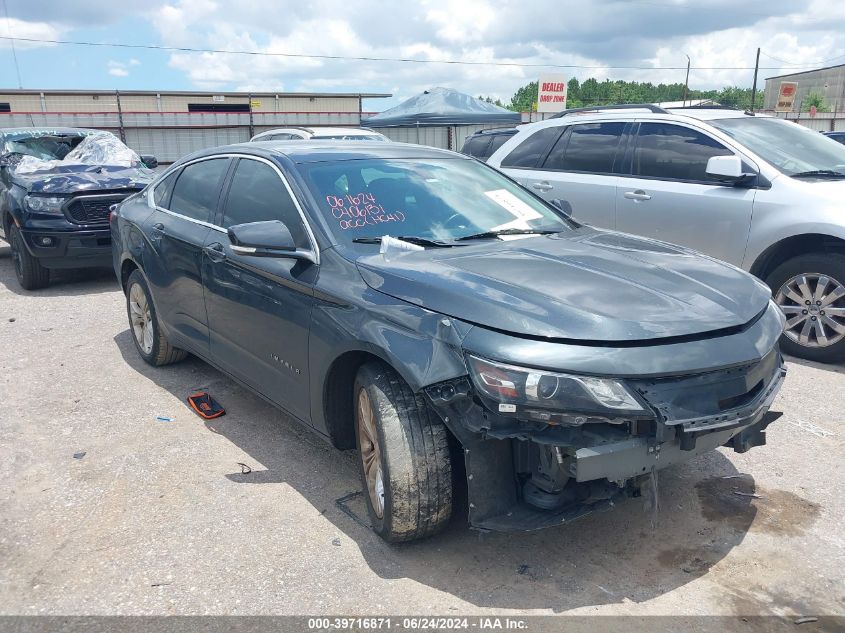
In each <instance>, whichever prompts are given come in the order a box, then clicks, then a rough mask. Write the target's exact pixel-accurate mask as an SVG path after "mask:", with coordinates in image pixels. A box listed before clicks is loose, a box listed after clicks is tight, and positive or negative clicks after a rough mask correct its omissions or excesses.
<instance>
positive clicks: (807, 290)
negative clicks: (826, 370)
mask: <svg viewBox="0 0 845 633" xmlns="http://www.w3.org/2000/svg"><path fill="white" fill-rule="evenodd" d="M766 283H768V285H769V287H770V288H771V289H772V294H773V296H774V300H775V303H777V304H778V307H780V309H781V310H782V311H783V313H784V314H785V315H786V328H785V330H784V333H783V337H782V338H781V348H782V349H783V351H784V352H786V353H787V354H791V355H793V356H797V357H799V358H806V359H807V360H812V361H817V362H820V363H833V362H837V361H841V360H843V359H845V255H843V254H840V253H826V254H808V255H799V256H797V257H793V258H792V259H790V260H787V261H785V262H784V263H782V264H781V265H780V266H778V267H777V268H775V270H773V271H772V273H771V274H770V275H769V276H768V278H767V279H766Z"/></svg>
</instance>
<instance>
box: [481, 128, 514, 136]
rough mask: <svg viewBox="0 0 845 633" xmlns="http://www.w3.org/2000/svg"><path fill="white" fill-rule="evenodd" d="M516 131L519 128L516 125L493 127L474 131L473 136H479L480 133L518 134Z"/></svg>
mask: <svg viewBox="0 0 845 633" xmlns="http://www.w3.org/2000/svg"><path fill="white" fill-rule="evenodd" d="M516 132H517V129H516V128H515V127H493V128H487V129H485V130H478V131H477V132H473V133H472V136H477V135H479V134H516Z"/></svg>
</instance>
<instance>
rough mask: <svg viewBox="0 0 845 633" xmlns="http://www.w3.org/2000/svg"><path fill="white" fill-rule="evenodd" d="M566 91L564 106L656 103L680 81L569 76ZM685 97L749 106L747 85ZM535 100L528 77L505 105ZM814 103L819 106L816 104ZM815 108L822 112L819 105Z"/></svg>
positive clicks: (523, 108)
mask: <svg viewBox="0 0 845 633" xmlns="http://www.w3.org/2000/svg"><path fill="white" fill-rule="evenodd" d="M567 91H568V92H567V103H566V106H567V107H568V108H578V107H581V106H597V105H614V104H624V103H660V102H666V101H681V100H682V99H683V98H684V84H682V83H673V84H662V83H661V84H657V85H654V84H653V83H651V82H637V81H621V80H619V81H612V80H610V79H605V80H603V81H601V82H599V81H598V80H596V79H595V78H593V77H590V78H589V79H585V80H584V81H582V82H579V81H578V80H577V79H576V78H574V77H573V78H572V79H570V80H569V81H568V82H567ZM687 99H690V100H693V99H695V100H698V99H710V100H713V101H716V102H718V103H721V104H722V105H727V106H731V107H735V108H750V107H751V89H750V88H739V87H737V86H726V87H725V88H722V90H690V91H689V92H688V94H687ZM536 102H537V82H536V81H532V82H531V83H529V84H526V85H525V86H522V87H521V88H520V89H519V90H517V91H516V93H514V95H513V97H512V98H511V102H510V103H509V104H508V105H507V106H506V107H507V108H509V109H511V110H515V111H517V112H527V111H529V110H533V109H534V105H535V104H536ZM762 106H763V93H762V91H760V92H758V93H757V97H756V104H755V107H757V108H761V107H762ZM808 107H809V106H808ZM816 107H817V108H819V106H818V105H817V106H816ZM819 111H820V112H824V110H822V109H821V108H819Z"/></svg>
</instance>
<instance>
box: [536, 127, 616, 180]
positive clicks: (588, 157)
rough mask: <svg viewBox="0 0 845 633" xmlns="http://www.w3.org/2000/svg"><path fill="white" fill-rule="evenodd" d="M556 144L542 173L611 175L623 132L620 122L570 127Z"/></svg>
mask: <svg viewBox="0 0 845 633" xmlns="http://www.w3.org/2000/svg"><path fill="white" fill-rule="evenodd" d="M569 129H570V132H569V134H567V135H564V136H563V137H561V138H560V140H558V142H557V143H555V146H554V147H553V148H552V151H551V152H550V153H549V157H548V158H547V159H546V162H545V163H544V164H543V168H544V169H556V170H562V171H582V172H590V173H596V174H611V173H613V163H614V158H615V157H616V152H617V149H618V148H619V145H620V141H621V140H622V132H623V131H624V130H625V123H624V122H623V121H608V122H606V123H584V124H581V125H573V126H571V127H570V128H569Z"/></svg>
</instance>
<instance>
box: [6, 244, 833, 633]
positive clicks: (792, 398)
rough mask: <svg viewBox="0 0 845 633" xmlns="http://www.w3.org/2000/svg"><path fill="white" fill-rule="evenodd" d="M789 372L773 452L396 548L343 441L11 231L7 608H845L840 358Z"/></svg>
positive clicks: (693, 466)
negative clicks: (210, 411) (155, 338)
mask: <svg viewBox="0 0 845 633" xmlns="http://www.w3.org/2000/svg"><path fill="white" fill-rule="evenodd" d="M789 372H790V373H789V376H788V378H787V381H786V385H785V387H784V389H783V391H782V392H781V394H780V397H779V398H778V401H777V403H776V406H775V408H776V409H779V410H782V411H784V412H785V415H784V417H783V418H782V419H781V420H780V421H779V422H777V423H776V424H775V425H773V426H772V427H770V431H769V433H768V437H769V444H768V446H766V447H762V448H756V449H754V450H752V451H750V452H749V453H746V454H744V455H737V454H735V453H733V452H729V451H727V450H719V451H718V452H713V453H711V454H709V455H704V456H702V457H700V458H698V459H696V460H694V461H693V462H691V463H688V464H685V465H682V466H679V467H675V468H672V469H669V470H668V471H665V473H664V474H662V475H661V479H660V497H661V509H660V512H659V514H658V516H657V517H656V520H654V522H653V517H652V515H651V514H649V513H647V512H645V511H644V509H643V505H642V503H640V502H639V500H632V501H630V502H627V503H625V504H623V505H621V506H619V507H617V508H616V509H615V510H614V511H613V512H609V513H604V514H598V515H594V516H590V517H587V518H586V519H584V520H582V521H580V522H576V523H573V524H572V525H569V526H562V527H560V528H555V529H551V530H546V531H542V532H537V533H532V534H516V535H497V534H490V535H479V534H478V533H475V532H471V531H469V530H467V529H466V528H465V527H464V526H462V525H460V524H459V523H455V524H453V525H452V527H451V528H450V529H449V530H448V531H447V532H446V533H445V534H444V535H442V536H440V537H437V538H434V539H430V540H427V541H423V542H419V543H414V544H411V545H405V546H400V547H397V546H389V545H386V544H384V543H383V542H381V541H380V540H379V539H378V538H377V537H376V536H375V535H374V534H372V533H371V532H370V531H369V530H368V529H367V528H366V527H365V526H364V525H362V523H365V522H366V519H365V518H362V517H365V512H364V511H363V503H362V500H361V498H360V496H357V495H354V494H352V493H355V491H356V490H357V489H358V480H357V472H356V467H355V462H354V461H353V455H352V454H343V453H339V452H337V451H335V450H334V449H332V448H330V447H329V446H328V445H327V444H324V443H323V441H322V440H320V439H319V438H318V437H316V436H314V435H312V434H311V433H310V432H308V431H306V430H304V429H302V428H301V427H299V426H298V425H297V424H296V423H294V422H292V421H290V420H288V419H286V418H285V417H284V416H283V415H282V414H280V413H279V412H277V411H276V410H274V409H273V408H271V407H270V406H269V405H267V404H266V403H264V402H263V401H262V400H260V399H259V398H258V397H256V396H253V395H252V394H251V393H248V392H246V391H245V390H243V389H241V388H240V387H238V386H237V385H235V384H234V383H233V382H232V381H230V380H229V379H228V378H226V377H225V376H223V375H221V374H220V373H218V372H217V371H215V370H213V369H211V368H210V367H208V366H207V365H205V364H204V363H202V362H200V361H198V360H195V359H189V360H187V361H186V362H184V363H182V364H179V365H176V366H172V367H167V368H162V369H153V368H151V367H149V366H146V365H145V364H144V363H143V362H141V360H140V358H139V357H138V356H137V354H136V353H135V350H134V348H133V345H132V341H131V339H130V333H129V331H128V329H127V322H126V316H125V311H124V303H123V296H122V294H121V293H120V292H119V290H118V288H117V285H116V283H115V281H114V280H113V278H112V276H111V274H110V273H95V274H84V275H65V276H64V278H63V280H62V281H61V282H60V283H56V284H55V285H53V286H52V287H50V288H49V289H47V290H46V291H41V292H37V293H27V292H23V291H21V290H20V289H19V287H18V286H17V283H16V282H15V279H14V272H13V270H12V263H11V260H10V256H9V249H8V247H7V246H6V245H5V243H2V242H0V613H4V614H174V613H185V614H271V613H272V614H325V613H345V614H362V615H375V614H396V613H403V614H412V613H419V614H444V615H450V614H468V615H469V614H484V613H492V612H495V613H499V614H503V613H505V614H517V613H531V614H555V613H581V614H636V615H647V614H678V613H681V614H687V615H697V614H729V615H734V614H741V615H753V614H781V615H806V614H810V615H821V614H843V613H845V608H844V607H843V604H845V553H844V552H843V550H845V530H843V529H842V525H843V522H845V496H843V494H842V490H843V487H845V468H843V465H844V464H845V461H843V448H845V441H843V434H845V413H843V407H842V395H843V393H844V392H845V368H843V367H841V366H840V367H823V366H810V365H807V364H804V363H800V362H798V361H792V362H790V363H789ZM198 387H202V388H206V389H208V390H209V391H210V392H211V393H213V394H214V396H215V397H217V399H218V400H219V401H220V402H221V403H223V405H224V406H225V407H226V408H227V410H228V415H226V416H225V417H223V418H221V419H219V420H215V421H213V422H206V423H204V422H203V421H201V420H200V419H199V418H198V417H196V416H195V415H194V414H193V413H191V412H190V411H189V410H188V408H187V406H186V404H185V401H184V398H185V396H186V395H187V394H188V393H189V392H190V391H191V390H192V389H195V388H198ZM156 416H170V417H172V418H174V421H172V422H163V421H157V420H156ZM239 463H243V464H246V465H247V466H248V467H250V468H252V472H251V473H250V474H241V470H242V467H241V466H240V465H239ZM728 476H733V477H731V478H726V477H728ZM736 493H754V494H755V495H758V496H759V498H757V497H752V496H747V495H740V494H736ZM350 495H351V496H350ZM801 630H802V631H804V630H807V629H806V628H805V627H802V629H801Z"/></svg>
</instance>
